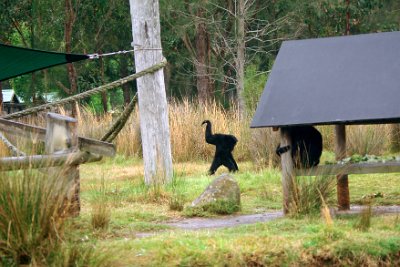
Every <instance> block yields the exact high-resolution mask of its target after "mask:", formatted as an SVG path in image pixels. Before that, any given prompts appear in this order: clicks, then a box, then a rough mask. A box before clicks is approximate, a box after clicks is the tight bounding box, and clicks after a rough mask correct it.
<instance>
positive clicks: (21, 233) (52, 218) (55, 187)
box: [0, 171, 71, 265]
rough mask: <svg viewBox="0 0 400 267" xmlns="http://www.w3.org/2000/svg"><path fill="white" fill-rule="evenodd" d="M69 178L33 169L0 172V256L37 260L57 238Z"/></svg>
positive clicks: (53, 246)
mask: <svg viewBox="0 0 400 267" xmlns="http://www.w3.org/2000/svg"><path fill="white" fill-rule="evenodd" d="M70 187H71V184H70V182H67V181H62V180H60V179H58V177H57V175H54V176H46V175H44V174H41V173H38V172H35V171H25V172H16V173H1V177H0V240H2V241H0V256H1V257H2V258H3V257H4V258H6V259H7V258H9V259H10V260H12V261H13V262H15V263H20V264H28V263H32V264H34V265H35V264H40V263H41V262H42V261H43V260H44V259H45V258H46V257H47V256H48V255H49V254H50V253H51V252H52V250H54V249H56V248H57V246H58V244H59V243H60V241H61V238H62V236H63V234H64V233H63V231H64V222H65V219H66V213H67V211H68V208H69V205H68V203H67V202H66V198H67V195H68V191H69V188H70Z"/></svg>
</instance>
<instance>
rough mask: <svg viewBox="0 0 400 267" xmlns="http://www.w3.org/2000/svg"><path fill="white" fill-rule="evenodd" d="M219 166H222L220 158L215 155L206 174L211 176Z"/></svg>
mask: <svg viewBox="0 0 400 267" xmlns="http://www.w3.org/2000/svg"><path fill="white" fill-rule="evenodd" d="M221 165H222V162H221V159H220V156H219V155H218V154H215V156H214V160H213V162H212V163H211V167H210V169H209V170H208V174H209V175H213V174H214V173H215V172H216V170H217V169H218V168H219V166H221Z"/></svg>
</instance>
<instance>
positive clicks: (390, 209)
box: [165, 206, 400, 230]
mask: <svg viewBox="0 0 400 267" xmlns="http://www.w3.org/2000/svg"><path fill="white" fill-rule="evenodd" d="M364 208H365V207H363V206H351V208H350V210H349V211H337V210H334V211H333V212H332V213H333V214H332V215H333V216H335V215H352V214H358V213H361V212H362V210H363V209H364ZM372 211H373V214H374V215H378V214H390V213H400V206H377V207H373V208H372ZM282 217H283V212H282V211H276V212H267V213H261V214H251V215H237V216H234V215H233V216H224V217H219V218H188V219H182V220H178V221H172V222H168V223H165V225H168V226H171V227H175V228H179V229H187V230H198V229H206V228H224V227H234V226H238V225H242V224H252V223H258V222H267V221H272V220H275V219H277V218H282Z"/></svg>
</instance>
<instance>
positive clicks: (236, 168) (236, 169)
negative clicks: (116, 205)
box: [230, 154, 239, 171]
mask: <svg viewBox="0 0 400 267" xmlns="http://www.w3.org/2000/svg"><path fill="white" fill-rule="evenodd" d="M230 156H231V160H232V161H233V164H234V165H235V170H234V171H238V170H239V167H238V165H237V164H236V161H235V159H234V158H233V156H232V154H230Z"/></svg>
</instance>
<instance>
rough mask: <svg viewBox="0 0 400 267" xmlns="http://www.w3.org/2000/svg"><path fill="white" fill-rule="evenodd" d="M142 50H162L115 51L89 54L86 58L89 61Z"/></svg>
mask: <svg viewBox="0 0 400 267" xmlns="http://www.w3.org/2000/svg"><path fill="white" fill-rule="evenodd" d="M143 50H162V48H139V49H132V50H121V51H117V52H110V53H104V54H99V53H94V54H89V55H88V56H89V59H98V58H101V57H108V56H114V55H121V54H127V53H132V52H137V51H143Z"/></svg>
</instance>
